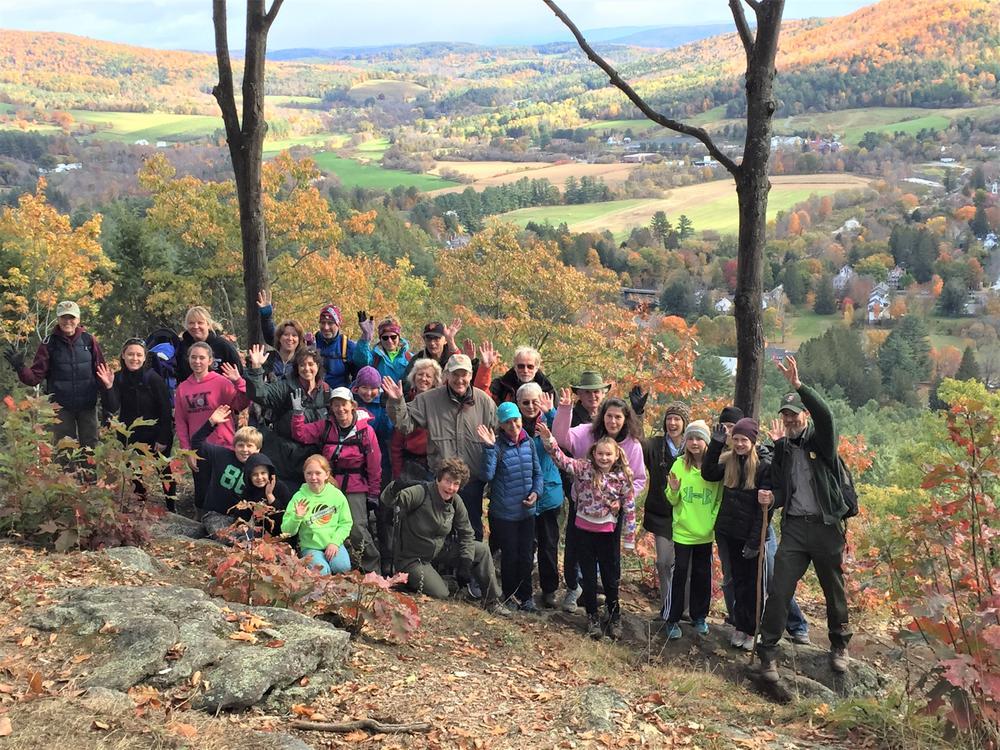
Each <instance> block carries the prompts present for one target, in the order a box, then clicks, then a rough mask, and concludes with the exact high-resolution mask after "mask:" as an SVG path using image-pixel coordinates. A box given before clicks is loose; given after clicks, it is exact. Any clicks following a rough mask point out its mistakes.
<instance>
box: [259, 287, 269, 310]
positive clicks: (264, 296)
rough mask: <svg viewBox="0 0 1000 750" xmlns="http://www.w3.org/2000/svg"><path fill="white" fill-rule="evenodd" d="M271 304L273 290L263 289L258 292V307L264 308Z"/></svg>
mask: <svg viewBox="0 0 1000 750" xmlns="http://www.w3.org/2000/svg"><path fill="white" fill-rule="evenodd" d="M270 306H271V290H270V289H262V290H260V291H259V292H257V308H258V309H260V310H263V309H264V308H265V307H270Z"/></svg>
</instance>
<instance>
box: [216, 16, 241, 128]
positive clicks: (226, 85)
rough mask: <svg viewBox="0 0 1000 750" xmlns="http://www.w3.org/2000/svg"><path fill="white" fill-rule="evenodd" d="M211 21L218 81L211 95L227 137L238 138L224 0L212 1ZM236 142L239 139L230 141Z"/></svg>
mask: <svg viewBox="0 0 1000 750" xmlns="http://www.w3.org/2000/svg"><path fill="white" fill-rule="evenodd" d="M212 23H213V24H214V26H215V58H216V60H217V61H218V64H219V82H218V83H217V84H216V85H215V86H213V87H212V96H214V97H215V100H216V101H217V102H218V103H219V109H220V110H222V122H223V124H225V126H226V137H227V138H228V139H232V138H237V139H238V138H239V136H240V118H239V115H238V114H237V113H236V99H235V96H234V93H233V67H232V63H231V62H230V60H229V35H228V34H227V32H226V0H213V1H212ZM231 142H232V143H238V142H239V141H238V140H237V141H231Z"/></svg>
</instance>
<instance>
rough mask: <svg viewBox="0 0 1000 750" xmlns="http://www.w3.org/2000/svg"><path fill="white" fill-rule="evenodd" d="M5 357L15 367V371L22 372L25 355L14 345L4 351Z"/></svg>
mask: <svg viewBox="0 0 1000 750" xmlns="http://www.w3.org/2000/svg"><path fill="white" fill-rule="evenodd" d="M3 357H4V359H6V360H7V362H8V363H9V364H10V366H11V367H12V368H14V371H15V372H20V371H21V368H22V367H24V355H23V354H21V353H20V352H19V351H17V350H16V349H15V348H14V347H12V346H8V347H7V348H6V349H4V352H3Z"/></svg>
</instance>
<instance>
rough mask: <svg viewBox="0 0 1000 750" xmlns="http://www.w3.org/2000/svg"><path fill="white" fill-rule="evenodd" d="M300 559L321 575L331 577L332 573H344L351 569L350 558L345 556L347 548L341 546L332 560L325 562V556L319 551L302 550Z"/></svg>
mask: <svg viewBox="0 0 1000 750" xmlns="http://www.w3.org/2000/svg"><path fill="white" fill-rule="evenodd" d="M301 558H302V559H303V560H306V561H307V562H308V563H309V564H310V565H312V566H313V567H314V568H318V569H319V573H320V574H321V575H325V576H328V575H332V574H334V573H346V572H347V571H349V570H350V569H351V556H350V555H348V554H347V547H345V546H344V545H343V544H341V545H340V547H339V548H338V549H337V554H336V555H334V556H333V560H331V561H329V562H327V559H326V555H324V554H323V550H321V549H304V550H302V554H301Z"/></svg>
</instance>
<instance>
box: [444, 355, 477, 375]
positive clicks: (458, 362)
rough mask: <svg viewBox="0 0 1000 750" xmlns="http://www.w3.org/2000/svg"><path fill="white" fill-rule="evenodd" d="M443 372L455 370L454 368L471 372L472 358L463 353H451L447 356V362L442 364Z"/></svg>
mask: <svg viewBox="0 0 1000 750" xmlns="http://www.w3.org/2000/svg"><path fill="white" fill-rule="evenodd" d="M444 369H445V372H455V370H465V371H466V372H469V373H471V372H472V360H471V359H469V358H468V356H466V355H465V354H452V355H451V356H450V357H449V358H448V364H446V365H445V366H444Z"/></svg>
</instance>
